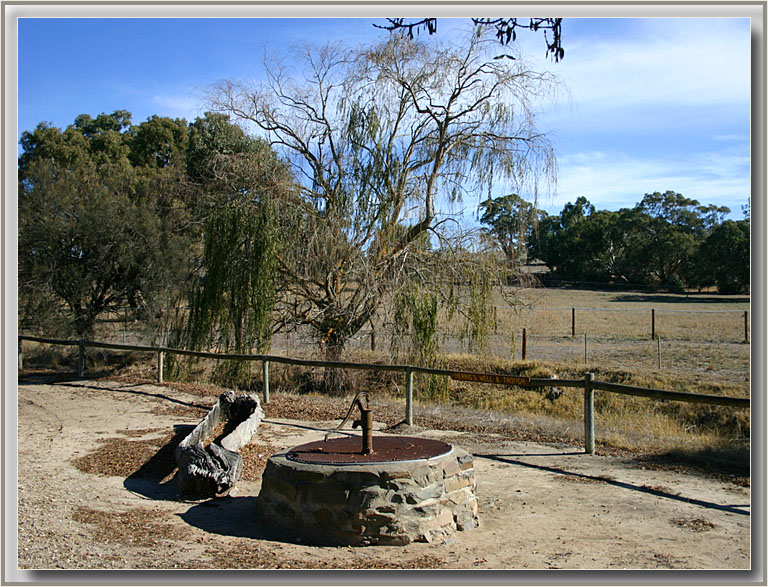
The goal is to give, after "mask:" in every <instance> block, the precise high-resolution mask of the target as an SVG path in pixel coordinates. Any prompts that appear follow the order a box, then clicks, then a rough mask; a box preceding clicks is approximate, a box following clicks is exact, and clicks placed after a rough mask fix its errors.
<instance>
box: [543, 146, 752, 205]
mask: <svg viewBox="0 0 768 587" xmlns="http://www.w3.org/2000/svg"><path fill="white" fill-rule="evenodd" d="M559 165H560V177H559V180H558V190H557V192H558V195H557V198H556V199H555V201H553V202H542V203H541V205H543V206H545V207H546V208H547V209H548V210H549V211H551V212H559V211H560V210H561V209H562V207H563V205H564V204H565V203H566V202H573V201H574V200H575V199H576V198H578V197H579V196H585V197H586V198H587V199H588V200H589V201H590V202H592V204H594V205H595V207H596V208H597V209H608V210H617V209H619V208H624V207H632V206H634V205H635V204H636V203H637V202H639V201H640V200H641V199H642V198H643V196H644V195H645V194H647V193H652V192H655V191H661V192H663V191H666V190H673V191H675V192H678V193H681V194H683V195H684V196H686V197H688V198H693V199H696V200H698V201H699V202H701V203H702V204H715V205H718V206H728V207H729V208H730V209H731V212H732V213H733V214H734V215H735V216H737V217H740V210H741V206H742V205H743V204H745V203H746V202H747V199H748V198H749V194H750V177H749V157H748V155H747V156H744V155H742V154H739V153H738V152H731V153H695V154H692V155H686V156H680V157H674V158H663V159H660V158H651V157H649V158H638V157H634V156H629V155H627V154H625V153H618V152H606V151H595V152H584V153H575V154H572V155H566V156H564V157H561V159H560V161H559Z"/></svg>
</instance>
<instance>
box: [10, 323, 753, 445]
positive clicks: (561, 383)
mask: <svg viewBox="0 0 768 587" xmlns="http://www.w3.org/2000/svg"><path fill="white" fill-rule="evenodd" d="M18 340H19V349H18V350H19V370H21V369H22V368H23V347H22V341H24V340H27V341H31V342H40V343H45V344H52V345H63V346H77V347H78V362H77V363H78V377H84V376H85V349H86V348H87V347H94V348H102V349H112V350H122V351H139V352H152V353H156V354H157V381H158V383H163V359H164V356H165V354H166V353H171V354H177V355H186V356H193V357H200V358H209V359H215V360H235V361H261V362H262V378H263V390H262V391H263V398H264V403H265V404H266V403H269V364H270V363H283V364H286V365H295V366H304V367H335V368H340V369H353V370H354V369H358V370H372V371H398V372H401V373H404V374H405V423H406V424H409V425H410V424H413V374H414V373H424V374H429V375H441V376H444V377H450V378H451V379H454V380H456V381H473V382H476V383H489V384H495V385H507V386H517V387H552V386H556V387H578V388H582V389H584V447H585V451H586V452H587V453H588V454H594V452H595V427H594V423H595V409H594V392H595V391H607V392H610V393H619V394H623V395H634V396H640V397H647V398H652V399H658V400H666V401H679V402H688V403H696V404H709V405H719V406H728V407H732V408H742V409H749V407H750V400H749V398H742V397H729V396H720V395H704V394H697V393H688V392H681V391H666V390H661V389H651V388H645V387H633V386H630V385H621V384H618V383H609V382H607V381H596V380H594V379H593V374H592V373H585V374H584V379H552V378H549V377H527V376H517V375H505V374H501V373H473V372H469V371H452V370H448V369H432V368H429V367H417V366H414V365H383V364H375V363H347V362H341V361H338V362H337V361H320V360H315V359H293V358H290V357H281V356H277V355H251V354H235V353H213V352H207V351H190V350H185V349H175V348H169V347H160V346H144V345H132V344H118V343H111V342H96V341H92V340H64V339H55V338H43V337H39V336H28V335H19V337H18Z"/></svg>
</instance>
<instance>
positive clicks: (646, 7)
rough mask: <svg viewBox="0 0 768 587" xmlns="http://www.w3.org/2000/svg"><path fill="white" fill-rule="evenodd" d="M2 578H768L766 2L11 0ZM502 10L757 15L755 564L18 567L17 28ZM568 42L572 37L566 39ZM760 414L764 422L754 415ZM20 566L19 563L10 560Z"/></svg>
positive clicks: (66, 581) (155, 581)
mask: <svg viewBox="0 0 768 587" xmlns="http://www.w3.org/2000/svg"><path fill="white" fill-rule="evenodd" d="M0 4H1V5H2V31H3V33H2V35H3V39H4V40H3V48H2V53H3V60H2V128H3V143H2V149H3V157H2V163H1V164H0V165H1V166H2V167H1V168H0V173H1V174H2V177H3V178H4V179H3V182H2V200H1V203H0V206H1V208H0V209H1V211H2V218H3V222H2V226H3V239H2V246H3V255H2V261H0V262H1V263H2V272H1V275H2V278H1V279H2V294H3V305H2V314H1V316H0V321H1V322H2V331H3V339H2V340H3V343H2V346H3V353H2V358H1V359H0V361H1V363H0V364H1V365H2V373H3V379H2V385H3V387H2V424H1V426H2V428H3V432H2V443H3V450H2V494H3V498H2V525H3V533H2V552H1V553H0V556H1V558H0V560H1V561H2V582H1V583H0V584H2V585H21V584H31V585H91V584H93V585H185V586H186V585H251V584H258V585H357V584H362V583H364V584H366V585H387V584H390V583H397V584H399V585H408V584H416V583H418V584H419V585H444V584H448V585H507V584H514V585H657V584H658V585H670V584H674V585H766V584H768V583H767V582H766V565H765V557H766V518H765V513H766V509H765V505H766V467H765V465H766V463H765V456H766V455H765V444H766V430H765V428H766V411H765V410H766V402H765V399H766V398H765V391H766V365H765V363H766V358H767V357H766V348H765V340H766V297H765V295H766V203H767V202H766V42H765V30H766V22H767V21H766V1H743V2H739V1H737V2H726V1H721V2H689V1H685V0H683V1H678V2H653V1H647V2H640V1H636V2H621V1H618V2H597V1H592V2H579V1H573V2H568V1H566V2H543V1H539V2H536V1H533V2H498V1H489V2H482V3H476V4H475V3H469V2H451V1H444V2H439V1H438V2H434V1H426V2H418V3H412V2H403V1H392V2H340V1H322V0H320V1H317V2H312V1H303V2H298V1H287V2H274V1H273V2H232V1H230V2H227V1H224V2H194V1H189V2H184V1H180V2H152V1H134V2H131V1H125V2H98V1H96V2H76V1H72V2H55V1H51V2H45V1H28V2H25V1H20V0H19V1H2V2H0ZM299 6H300V7H302V13H301V16H302V18H323V17H351V16H355V17H368V18H383V17H387V16H390V17H391V16H394V15H395V14H393V11H396V13H397V14H396V15H397V16H404V17H407V16H413V17H422V16H438V17H454V16H455V17H467V16H480V15H484V14H487V15H488V16H496V15H498V13H499V12H501V11H502V10H508V9H509V8H512V7H513V8H514V9H515V10H516V12H517V14H519V15H520V16H558V17H566V18H567V17H571V18H578V17H619V18H620V17H630V16H632V17H675V16H687V17H715V16H718V17H742V18H744V17H748V18H751V58H752V63H751V68H752V103H751V131H752V145H751V169H752V178H751V217H752V250H751V263H752V277H751V279H752V299H751V314H752V347H751V397H752V408H751V410H752V414H751V416H752V421H753V426H752V491H751V493H752V516H751V523H752V540H751V561H752V569H751V570H749V571H696V570H693V571H601V570H595V571H552V570H550V571H546V570H538V571H518V570H488V571H476V570H475V571H464V570H457V571H274V570H254V571H239V570H222V571H194V570H190V571H128V570H126V571H65V570H63V571H25V570H20V569H17V568H15V565H16V560H17V554H16V548H17V537H16V524H15V522H16V514H17V501H16V499H17V492H16V487H15V483H13V482H14V481H15V479H16V466H17V459H16V448H17V439H16V430H17V417H16V402H17V378H16V374H15V371H16V360H17V358H16V349H17V346H16V345H17V342H16V336H17V326H16V324H17V320H16V316H17V299H16V295H15V292H16V288H17V276H16V271H15V269H16V254H17V247H16V241H17V238H16V237H17V229H16V226H17V224H16V223H17V216H16V185H17V184H16V172H15V169H16V157H17V137H18V132H17V103H16V99H17V94H16V79H17V77H16V75H17V61H16V57H17V50H16V48H17V45H16V43H17V29H16V21H17V19H18V18H23V17H36V16H45V17H62V18H63V17H93V16H104V17H113V18H125V17H131V16H132V17H144V16H146V17H178V18H182V17H187V18H189V17H232V18H249V17H251V18H253V17H259V18H269V17H278V16H284V17H292V16H295V14H296V8H297V7H299ZM566 42H567V39H566ZM755 424H757V425H755ZM9 564H11V565H13V567H14V568H8V565H9Z"/></svg>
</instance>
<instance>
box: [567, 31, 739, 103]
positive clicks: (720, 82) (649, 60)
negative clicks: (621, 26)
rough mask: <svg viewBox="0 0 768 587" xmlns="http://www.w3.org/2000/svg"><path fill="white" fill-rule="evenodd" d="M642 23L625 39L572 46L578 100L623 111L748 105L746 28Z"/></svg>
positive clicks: (570, 73) (569, 71)
mask: <svg viewBox="0 0 768 587" xmlns="http://www.w3.org/2000/svg"><path fill="white" fill-rule="evenodd" d="M636 22H637V21H633V23H636ZM639 22H640V25H639V26H636V27H632V28H631V29H630V30H629V31H628V33H629V34H628V35H627V36H626V37H625V38H623V39H616V38H611V39H609V40H605V41H604V40H601V39H600V37H593V38H590V39H586V40H585V41H584V42H581V43H578V44H577V45H576V46H575V47H573V48H572V51H571V52H570V53H569V55H568V59H570V60H571V61H570V62H569V63H568V65H567V67H566V68H564V69H565V70H566V72H567V75H568V77H569V78H571V79H572V88H571V89H572V91H573V93H574V97H575V99H576V101H577V102H582V101H583V102H589V103H592V104H602V105H605V106H611V105H613V104H618V105H620V106H621V107H627V106H629V105H634V104H648V103H659V104H694V105H702V104H720V103H748V102H749V98H750V94H749V90H750V54H749V29H748V28H746V29H745V30H743V31H741V30H739V29H738V28H736V27H734V23H733V22H728V21H722V20H717V21H709V20H695V19H694V20H690V19H684V20H683V19H681V20H677V19H656V20H654V19H647V20H643V21H639Z"/></svg>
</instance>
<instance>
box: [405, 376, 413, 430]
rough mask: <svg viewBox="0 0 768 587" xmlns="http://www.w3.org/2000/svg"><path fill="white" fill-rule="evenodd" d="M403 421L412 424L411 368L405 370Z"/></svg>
mask: <svg viewBox="0 0 768 587" xmlns="http://www.w3.org/2000/svg"><path fill="white" fill-rule="evenodd" d="M405 423H406V424H408V425H409V426H412V425H413V369H406V371H405Z"/></svg>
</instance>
